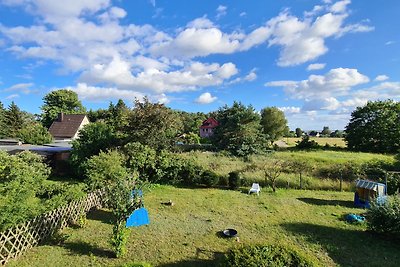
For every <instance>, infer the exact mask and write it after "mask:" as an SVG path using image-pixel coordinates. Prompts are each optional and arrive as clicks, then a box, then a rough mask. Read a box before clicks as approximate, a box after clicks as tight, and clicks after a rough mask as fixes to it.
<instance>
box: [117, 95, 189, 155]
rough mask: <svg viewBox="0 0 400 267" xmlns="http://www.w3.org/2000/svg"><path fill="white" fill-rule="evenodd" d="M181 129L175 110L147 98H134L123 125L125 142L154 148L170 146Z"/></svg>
mask: <svg viewBox="0 0 400 267" xmlns="http://www.w3.org/2000/svg"><path fill="white" fill-rule="evenodd" d="M181 131H182V122H181V120H180V118H179V116H177V115H176V113H175V112H173V111H172V110H171V109H169V108H167V107H165V106H164V105H163V104H159V103H151V102H150V101H149V100H148V99H147V98H145V99H144V100H143V102H140V101H139V100H138V99H136V100H135V107H134V109H133V110H132V112H131V113H130V114H129V118H128V125H127V126H126V127H125V133H126V134H127V137H126V140H127V142H140V143H142V144H144V145H148V146H150V147H152V148H154V149H163V148H169V147H171V146H172V145H174V143H175V141H176V138H177V136H178V134H179V133H180V132H181ZM127 142H126V143H127Z"/></svg>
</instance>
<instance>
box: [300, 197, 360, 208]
mask: <svg viewBox="0 0 400 267" xmlns="http://www.w3.org/2000/svg"><path fill="white" fill-rule="evenodd" d="M297 199H298V200H300V201H303V202H304V203H307V204H312V205H317V206H337V205H338V206H342V207H347V208H355V207H354V202H353V201H347V200H327V199H319V198H307V197H302V198H297Z"/></svg>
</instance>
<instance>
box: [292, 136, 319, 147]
mask: <svg viewBox="0 0 400 267" xmlns="http://www.w3.org/2000/svg"><path fill="white" fill-rule="evenodd" d="M296 148H298V149H317V148H320V145H319V144H318V143H317V142H316V141H315V140H310V137H309V136H308V135H306V136H304V137H303V138H302V139H301V141H297V144H296Z"/></svg>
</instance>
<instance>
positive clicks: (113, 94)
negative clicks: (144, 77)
mask: <svg viewBox="0 0 400 267" xmlns="http://www.w3.org/2000/svg"><path fill="white" fill-rule="evenodd" d="M57 89H61V88H55V89H54V90H57ZM63 89H65V88H63ZM67 89H69V90H72V91H74V92H76V93H77V94H78V96H79V98H80V99H83V100H88V101H103V100H117V99H124V100H127V101H129V102H131V101H133V99H135V98H138V99H142V98H143V97H144V95H143V94H142V93H139V92H134V91H130V90H121V89H118V88H115V87H96V86H89V85H87V84H86V83H78V84H77V85H76V86H69V87H67Z"/></svg>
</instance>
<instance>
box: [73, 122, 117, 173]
mask: <svg viewBox="0 0 400 267" xmlns="http://www.w3.org/2000/svg"><path fill="white" fill-rule="evenodd" d="M118 144H119V143H118V139H117V138H116V135H115V133H114V131H113V129H112V127H111V126H109V125H107V124H106V123H104V122H94V123H90V124H87V125H86V126H85V127H83V129H82V130H81V131H80V132H79V139H76V140H74V141H73V142H72V148H73V149H72V152H71V157H70V160H71V163H72V165H73V166H75V168H76V170H77V172H78V174H82V173H81V172H82V168H81V167H82V166H84V163H85V162H86V160H88V159H89V158H90V157H92V156H94V155H98V154H99V153H100V151H106V150H107V149H110V148H113V147H115V146H118Z"/></svg>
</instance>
